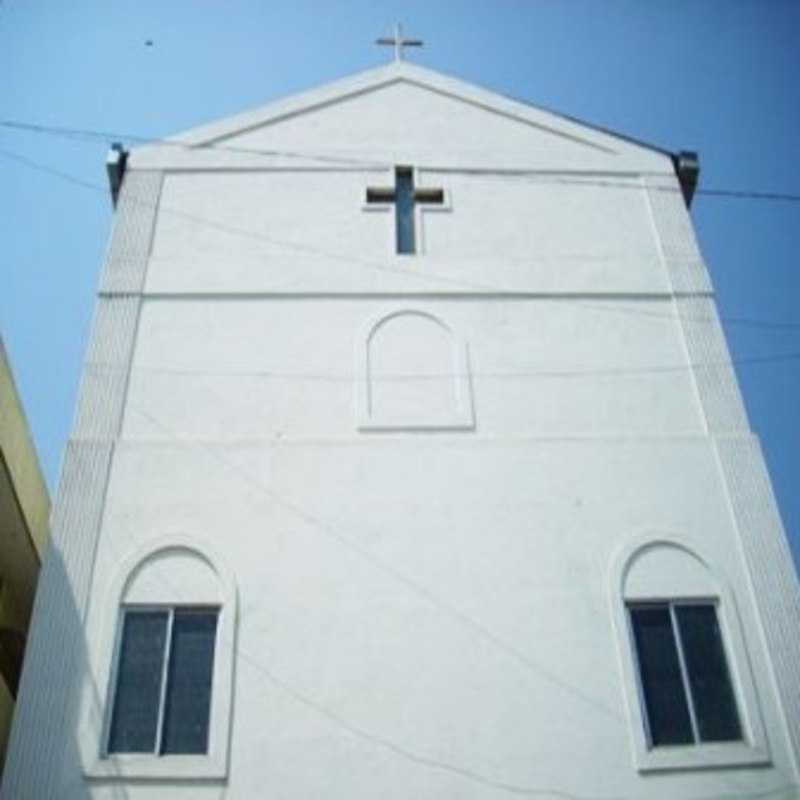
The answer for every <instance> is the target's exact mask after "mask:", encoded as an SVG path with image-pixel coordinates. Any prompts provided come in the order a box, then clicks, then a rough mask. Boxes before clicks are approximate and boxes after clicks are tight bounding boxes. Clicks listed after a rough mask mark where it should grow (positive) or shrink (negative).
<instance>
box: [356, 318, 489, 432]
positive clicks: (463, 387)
mask: <svg viewBox="0 0 800 800" xmlns="http://www.w3.org/2000/svg"><path fill="white" fill-rule="evenodd" d="M356 370H357V373H356V374H357V376H358V381H357V384H358V389H357V394H358V427H359V429H360V430H373V431H380V430H411V431H413V430H470V429H472V428H473V427H474V415H473V408H472V392H471V383H470V378H469V359H468V357H467V348H466V345H465V343H464V342H462V341H461V340H460V339H459V338H458V336H456V334H455V333H454V331H453V330H452V329H451V328H450V326H449V325H447V324H446V323H445V322H444V321H443V320H442V319H441V318H440V317H438V316H436V315H435V314H432V313H430V312H428V311H425V310H420V309H397V310H392V311H389V312H384V313H382V314H381V315H379V316H378V317H377V318H372V319H370V320H369V321H368V324H367V325H366V326H365V328H364V329H363V331H362V334H361V337H360V341H359V343H358V350H357V364H356Z"/></svg>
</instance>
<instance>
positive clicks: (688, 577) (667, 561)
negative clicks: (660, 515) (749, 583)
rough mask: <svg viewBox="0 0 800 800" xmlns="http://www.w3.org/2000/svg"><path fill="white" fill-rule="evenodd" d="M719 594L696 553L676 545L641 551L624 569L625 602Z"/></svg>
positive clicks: (650, 546)
mask: <svg viewBox="0 0 800 800" xmlns="http://www.w3.org/2000/svg"><path fill="white" fill-rule="evenodd" d="M718 593H719V589H718V587H717V584H716V581H715V580H714V578H713V576H712V574H711V573H710V572H709V570H708V567H706V565H705V564H704V563H703V562H702V561H701V560H700V559H699V558H698V557H697V556H696V555H695V554H694V553H692V552H690V551H688V550H685V549H684V548H682V547H679V546H677V545H674V544H666V543H663V544H662V543H657V544H653V545H649V546H647V547H644V548H642V549H641V550H639V551H638V552H637V553H636V554H635V555H634V556H633V558H632V559H631V560H630V561H629V562H628V566H627V569H626V570H625V577H624V582H623V594H624V597H625V599H626V600H648V599H658V598H662V597H676V596H677V597H684V598H689V597H715V596H717V594H718Z"/></svg>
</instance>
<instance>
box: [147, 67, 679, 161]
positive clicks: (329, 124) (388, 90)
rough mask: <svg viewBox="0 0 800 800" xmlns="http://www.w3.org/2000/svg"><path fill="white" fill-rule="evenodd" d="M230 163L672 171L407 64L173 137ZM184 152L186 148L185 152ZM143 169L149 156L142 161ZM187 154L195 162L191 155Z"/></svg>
mask: <svg viewBox="0 0 800 800" xmlns="http://www.w3.org/2000/svg"><path fill="white" fill-rule="evenodd" d="M168 141H169V143H170V144H168V145H166V146H158V145H156V146H154V147H151V148H147V150H148V151H149V155H150V156H153V155H155V151H161V156H162V158H163V157H167V156H166V151H171V152H172V153H173V157H174V158H177V159H178V160H183V159H181V158H180V156H179V155H178V151H180V150H181V149H184V150H185V149H190V150H192V151H194V153H195V154H198V153H203V154H204V156H207V154H209V153H211V152H213V153H214V154H216V155H218V156H219V157H220V158H221V159H222V160H223V161H231V160H232V159H233V160H239V161H242V160H243V159H244V160H246V159H248V158H251V159H252V158H253V157H260V158H261V159H262V161H263V159H264V158H273V159H277V160H278V161H285V160H288V161H289V162H290V163H298V162H303V161H308V162H309V163H311V164H320V163H334V164H342V165H347V164H352V165H353V166H356V167H357V166H359V165H366V164H379V165H385V164H391V163H395V164H396V163H413V164H422V165H425V164H435V165H437V166H442V167H453V168H455V167H461V168H471V167H474V168H478V169H479V168H482V167H495V168H504V169H512V168H528V169H570V170H580V169H587V170H614V171H618V170H626V171H627V170H630V171H645V170H650V169H663V168H664V165H665V163H666V162H665V158H667V154H666V153H665V152H664V151H661V150H658V149H657V148H654V147H649V146H646V145H642V144H639V143H635V142H632V141H631V140H629V139H626V138H624V137H622V136H617V135H614V134H611V133H608V132H605V131H601V130H599V129H597V128H594V127H592V126H590V125H585V124H582V123H578V122H576V121H574V120H571V119H568V118H566V117H563V116H561V115H559V114H555V113H553V112H551V111H547V110H544V109H541V108H537V107H536V106H532V105H528V104H526V103H521V102H518V101H515V100H511V99H509V98H506V97H503V96H502V95H499V94H496V93H494V92H490V91H487V90H485V89H481V88H479V87H476V86H473V85H471V84H468V83H465V82H464V81H460V80H457V79H455V78H451V77H448V76H445V75H442V74H441V73H438V72H434V71H432V70H428V69H424V68H422V67H419V66H416V65H412V64H409V63H407V62H395V63H392V64H389V65H387V66H385V67H380V68H378V69H374V70H369V71H367V72H362V73H359V74H357V75H354V76H352V77H350V78H346V79H344V80H341V81H337V82H335V83H332V84H328V85H325V86H323V87H320V88H319V89H315V90H311V91H309V92H304V93H301V94H299V95H294V96H292V97H289V98H287V99H285V100H282V101H278V102H275V103H271V104H268V105H266V106H264V107H262V108H258V109H255V110H252V111H248V112H245V113H242V114H238V115H236V116H234V117H229V118H227V119H223V120H221V121H219V122H215V123H211V124H209V125H205V126H201V127H199V128H195V129H192V130H190V131H187V132H185V133H183V134H179V135H177V136H174V137H172V138H171V139H170V140H168ZM175 145H179V147H176V146H175ZM137 155H138V159H137V160H139V161H141V160H142V157H143V156H146V155H147V154H145V153H144V152H142V151H140V152H139V153H138V154H137ZM184 155H185V154H184Z"/></svg>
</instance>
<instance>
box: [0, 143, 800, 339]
mask: <svg viewBox="0 0 800 800" xmlns="http://www.w3.org/2000/svg"><path fill="white" fill-rule="evenodd" d="M0 157H4V158H7V159H9V160H12V161H15V162H17V163H20V164H22V165H23V166H25V167H28V168H30V169H33V170H36V171H38V172H42V173H44V174H48V175H52V176H54V177H57V178H59V179H60V180H63V181H66V182H68V183H72V184H74V185H76V186H80V187H81V188H84V189H89V190H92V191H94V192H98V193H100V194H102V195H104V196H105V195H107V192H108V190H107V187H105V186H103V185H100V184H97V183H94V182H91V181H87V180H84V179H83V178H79V177H77V176H75V175H72V174H70V173H67V172H64V171H62V170H59V169H56V168H54V167H51V166H49V165H46V164H43V163H41V162H39V161H35V160H34V159H31V158H28V157H27V156H23V155H20V154H19V153H15V152H13V151H10V150H7V149H3V148H0ZM133 202H134V203H141V201H138V200H133ZM148 205H150V204H148ZM158 208H159V211H160V212H163V213H167V214H170V215H172V216H176V217H180V218H183V219H184V220H187V221H189V222H191V223H194V224H198V225H200V226H203V227H206V228H209V229H214V230H218V231H221V232H223V233H226V234H230V235H233V236H238V237H240V238H248V239H251V240H253V241H256V242H260V243H265V244H269V245H272V246H275V247H279V248H284V249H288V250H294V251H296V252H305V253H309V254H312V255H318V256H323V257H325V258H331V259H334V260H338V261H343V262H345V263H347V264H350V265H353V264H354V265H358V266H361V267H366V268H369V269H373V270H376V271H379V272H386V273H394V274H398V275H402V276H404V277H406V278H409V277H410V278H414V279H416V280H428V281H431V282H434V283H445V284H447V285H450V286H454V287H456V288H459V289H469V290H473V291H474V290H477V291H482V292H495V293H509V291H511V293H512V294H513V290H508V289H507V288H505V287H499V286H497V285H492V284H485V283H477V282H470V281H465V280H464V279H461V278H453V277H452V276H449V275H441V274H437V273H431V272H426V273H413V274H412V273H410V272H409V271H408V270H407V269H403V268H399V267H392V266H389V265H387V264H385V263H382V262H377V261H372V260H369V259H365V258H363V257H362V256H357V255H353V254H346V253H335V252H332V251H328V250H324V249H321V248H317V247H314V246H313V245H308V244H304V243H301V242H290V241H286V240H281V239H277V238H275V237H272V236H267V235H266V234H263V233H261V232H257V231H252V230H248V229H245V228H241V227H237V226H233V225H228V224H226V223H222V222H217V221H215V220H210V219H208V218H206V217H202V216H199V215H197V214H192V213H190V212H187V211H183V210H182V209H176V208H170V207H168V206H165V205H163V204H162V205H159V206H158ZM559 300H560V301H563V300H570V301H573V300H574V302H576V303H577V304H580V305H581V306H583V307H585V308H592V309H594V310H597V311H608V312H611V313H626V314H634V315H641V316H652V317H663V318H665V319H679V320H682V321H686V322H707V323H711V324H713V323H714V322H716V317H715V316H708V317H706V316H697V315H682V314H680V313H659V312H656V311H650V310H647V309H636V308H623V307H619V306H617V307H614V306H612V305H609V304H608V302H606V303H603V304H602V305H601V304H599V303H590V302H587V301H585V300H582V299H577V300H576V299H574V298H559ZM721 321H722V322H723V323H725V324H730V325H740V326H743V327H751V328H759V329H764V330H783V331H794V330H800V323H797V322H789V321H773V320H765V319H753V318H746V317H722V318H721Z"/></svg>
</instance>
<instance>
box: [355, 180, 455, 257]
mask: <svg viewBox="0 0 800 800" xmlns="http://www.w3.org/2000/svg"><path fill="white" fill-rule="evenodd" d="M363 208H364V210H365V211H393V213H394V237H393V238H394V241H393V244H392V248H393V251H394V252H395V253H397V254H398V255H414V254H417V255H419V254H421V253H422V252H423V246H422V245H423V238H422V233H423V231H422V211H423V210H440V211H449V210H450V204H449V198H448V196H447V192H446V191H445V189H444V188H441V187H422V186H416V185H415V170H414V169H413V168H412V167H409V166H397V167H395V168H394V186H368V187H367V189H366V198H365V203H364V206H363Z"/></svg>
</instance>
